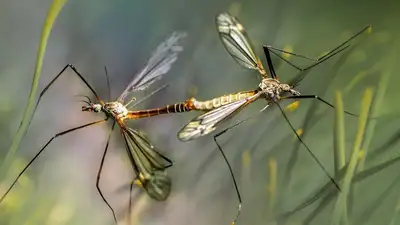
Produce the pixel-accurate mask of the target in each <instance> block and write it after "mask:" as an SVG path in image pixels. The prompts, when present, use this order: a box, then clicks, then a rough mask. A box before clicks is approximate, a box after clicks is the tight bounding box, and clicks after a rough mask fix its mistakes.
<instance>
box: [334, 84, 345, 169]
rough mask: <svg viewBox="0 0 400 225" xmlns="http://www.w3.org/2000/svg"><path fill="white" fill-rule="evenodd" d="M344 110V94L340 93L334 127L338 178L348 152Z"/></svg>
mask: <svg viewBox="0 0 400 225" xmlns="http://www.w3.org/2000/svg"><path fill="white" fill-rule="evenodd" d="M343 117H344V110H343V100H342V94H341V93H340V92H339V91H336V93H335V123H334V124H335V125H334V136H333V139H334V145H333V151H334V162H335V176H338V173H339V171H340V169H342V168H343V167H344V166H345V164H346V152H345V149H344V137H345V130H344V118H343Z"/></svg>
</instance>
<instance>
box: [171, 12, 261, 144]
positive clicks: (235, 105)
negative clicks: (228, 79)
mask: <svg viewBox="0 0 400 225" xmlns="http://www.w3.org/2000/svg"><path fill="white" fill-rule="evenodd" d="M216 25H217V29H218V33H219V36H220V39H221V41H222V43H223V45H224V47H225V49H226V50H227V51H228V53H229V54H230V55H231V56H232V58H233V59H234V60H235V61H236V62H237V63H238V64H239V65H241V66H243V67H245V68H248V69H253V70H258V71H259V72H260V73H261V75H262V76H266V74H265V71H264V69H263V66H262V64H261V61H260V59H259V58H258V56H257V55H256V54H255V52H254V48H253V45H252V43H251V41H250V39H249V37H248V35H247V32H246V30H245V29H244V27H243V25H242V24H241V23H240V22H239V20H238V19H237V18H236V17H234V16H231V15H230V14H228V13H221V14H219V15H217V17H216ZM258 97H259V95H258V94H256V95H254V96H251V97H249V98H246V99H241V100H238V101H234V102H231V103H228V104H226V105H224V106H221V107H219V108H216V109H213V110H211V111H209V112H207V113H205V114H202V115H200V116H198V117H196V118H194V119H193V120H192V121H191V122H190V123H188V124H187V125H186V126H185V127H183V128H182V129H181V130H180V131H179V132H178V139H179V140H181V141H190V140H193V139H196V138H199V137H201V136H204V135H207V134H209V133H211V132H212V131H214V130H215V129H216V127H217V126H218V125H219V124H221V123H223V122H225V121H227V120H228V119H230V118H231V117H232V116H234V115H235V114H236V113H238V112H239V111H240V110H241V109H243V108H244V107H245V106H246V105H248V104H250V103H251V102H253V101H255V100H256V99H257V98H258Z"/></svg>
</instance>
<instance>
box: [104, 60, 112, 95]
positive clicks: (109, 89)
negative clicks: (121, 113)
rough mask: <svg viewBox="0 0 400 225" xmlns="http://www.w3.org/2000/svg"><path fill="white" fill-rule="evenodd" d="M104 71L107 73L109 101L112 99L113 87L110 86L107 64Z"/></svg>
mask: <svg viewBox="0 0 400 225" xmlns="http://www.w3.org/2000/svg"><path fill="white" fill-rule="evenodd" d="M104 72H105V74H106V81H107V92H108V93H107V94H108V95H107V97H108V99H107V100H108V101H111V87H110V79H109V77H108V71H107V67H106V66H104Z"/></svg>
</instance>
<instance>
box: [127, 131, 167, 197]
mask: <svg viewBox="0 0 400 225" xmlns="http://www.w3.org/2000/svg"><path fill="white" fill-rule="evenodd" d="M121 132H122V134H123V137H124V139H125V145H126V148H127V151H128V155H129V156H130V159H131V162H132V165H133V167H134V169H135V172H136V174H137V175H138V177H139V178H138V179H139V180H140V181H141V182H142V186H143V188H144V189H145V190H146V192H147V193H148V195H149V196H150V197H151V198H153V199H155V200H158V201H163V200H165V199H166V198H167V197H168V196H169V193H170V191H171V179H170V178H169V176H168V175H167V174H166V172H165V169H166V168H168V167H169V166H171V165H172V162H171V160H169V159H168V158H166V157H165V156H163V155H162V154H160V153H159V152H158V151H157V150H156V149H155V148H154V146H153V145H152V144H151V143H150V142H149V140H148V139H147V137H146V136H145V135H144V134H142V133H140V132H139V131H137V130H134V129H131V128H122V129H121Z"/></svg>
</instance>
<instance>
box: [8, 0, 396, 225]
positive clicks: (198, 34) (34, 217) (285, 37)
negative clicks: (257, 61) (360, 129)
mask: <svg viewBox="0 0 400 225" xmlns="http://www.w3.org/2000/svg"><path fill="white" fill-rule="evenodd" d="M50 3H51V1H50V0H46V1H37V0H36V1H34V0H31V1H19V0H16V1H15V0H13V1H11V0H5V1H2V2H1V3H0V4H1V7H0V18H1V19H0V28H1V31H2V32H1V35H0V43H1V50H2V51H1V52H0V91H1V95H0V105H1V107H0V114H1V117H0V132H1V134H2V135H1V136H0V138H1V142H0V146H1V152H0V156H1V157H4V156H5V154H6V151H7V149H8V148H9V146H10V144H11V141H12V138H13V136H14V134H15V132H16V130H17V128H18V125H19V123H20V119H21V117H22V113H23V110H24V107H25V104H26V101H27V96H28V94H29V90H30V85H31V80H32V74H33V70H34V65H35V61H36V58H35V57H36V52H37V48H38V42H39V38H40V33H41V29H42V25H43V21H44V19H45V16H46V12H47V9H48V7H49V5H50ZM399 10H400V4H399V3H398V2H395V1H373V0H370V1H360V0H357V1H351V2H350V1H344V0H336V1H334V0H325V1H314V0H310V1H293V0H291V1H288V0H280V1H277V0H270V1H258V0H252V1H226V0H222V1H212V0H201V1H183V0H169V1H154V0H147V1H144V0H142V1H127V0H115V1H103V0H87V1H74V0H69V1H68V2H67V4H66V5H65V6H64V8H63V10H62V11H61V13H60V15H59V17H58V18H57V21H56V23H55V25H54V29H53V31H52V33H51V36H50V39H49V42H48V46H47V51H46V56H45V59H44V65H43V71H42V76H41V79H40V84H39V90H42V89H43V87H44V86H45V85H46V84H47V83H48V82H49V81H50V80H51V79H52V78H53V77H54V76H55V75H56V74H57V73H58V72H59V71H60V70H61V69H62V67H63V66H64V65H65V64H67V63H71V64H74V65H75V66H76V67H77V69H78V70H79V71H80V72H81V73H82V74H83V75H84V76H85V78H87V80H88V81H89V83H90V84H91V85H92V86H93V87H94V88H95V89H96V91H97V92H98V93H99V95H100V97H102V98H103V99H104V98H106V96H107V85H106V81H105V75H104V69H103V68H104V65H106V66H107V69H108V73H109V76H110V80H111V89H112V90H111V91H112V97H113V98H116V97H118V96H119V94H120V93H121V92H122V90H123V89H124V88H125V86H126V84H127V83H128V82H129V81H130V80H131V78H132V76H133V75H134V74H135V72H136V71H139V70H140V69H141V68H142V66H143V65H144V63H145V62H146V61H147V59H148V58H149V57H150V53H151V52H152V51H153V50H154V49H155V48H156V47H157V46H158V44H159V43H160V42H162V41H163V40H164V39H165V38H166V37H167V36H168V35H170V34H171V33H172V32H173V31H174V30H183V31H186V32H188V37H187V38H186V39H185V41H184V49H185V50H184V52H183V53H182V54H180V55H179V58H178V61H177V62H176V63H175V64H174V65H173V68H172V70H171V71H170V72H169V73H168V74H167V75H166V76H165V77H164V78H163V79H162V80H161V82H158V83H157V84H156V85H153V86H152V89H155V88H157V85H161V84H160V83H166V82H169V83H170V85H169V87H168V89H166V90H164V91H162V92H161V93H158V94H157V95H156V96H154V97H153V98H151V99H149V100H148V101H146V102H145V103H144V104H141V105H140V106H138V107H139V108H149V107H160V106H163V105H166V104H172V103H175V102H179V101H183V100H185V99H187V98H189V97H191V96H195V97H196V98H197V99H199V100H206V99H210V98H213V97H216V96H220V95H223V94H227V93H231V92H237V91H241V90H250V89H254V88H256V87H257V86H258V82H259V78H258V76H257V73H256V72H253V71H249V70H246V69H244V68H242V67H240V66H239V65H238V64H236V63H235V61H234V60H233V59H232V58H231V57H230V56H229V55H228V54H227V52H226V51H225V49H224V47H223V45H222V44H221V42H220V40H219V37H218V35H217V32H216V28H215V23H214V17H215V15H216V14H217V13H219V12H222V11H229V12H231V14H233V15H235V16H237V17H238V18H239V20H240V21H241V22H242V24H243V25H244V26H245V28H246V29H247V32H248V34H249V36H250V38H251V39H252V42H253V44H254V46H255V47H256V51H257V53H258V54H259V56H260V58H261V59H262V60H263V62H264V61H265V57H264V55H263V52H262V48H261V46H262V45H263V44H269V45H273V46H275V47H278V48H283V47H289V48H291V49H292V50H293V51H294V52H297V53H301V54H305V55H308V56H318V55H321V54H322V53H323V52H326V51H328V50H329V49H330V48H332V47H334V46H335V45H337V44H339V43H340V42H341V41H344V40H345V39H346V38H348V37H350V36H351V35H352V34H354V33H355V32H357V31H359V30H360V29H362V28H363V27H364V26H365V25H367V24H371V25H372V26H373V32H372V34H370V35H363V36H362V37H361V38H360V39H357V40H356V41H355V42H354V43H355V44H354V47H353V48H351V49H349V50H348V51H346V52H344V53H343V54H340V55H338V56H336V57H334V58H333V59H331V60H329V61H327V62H326V63H323V64H321V65H319V66H318V67H316V68H314V69H313V70H312V71H311V72H310V73H308V74H307V77H306V78H305V79H304V80H303V81H302V83H301V85H300V86H299V87H298V90H299V91H300V92H302V93H303V94H319V95H320V96H321V97H323V98H324V99H326V100H327V101H329V102H332V103H333V102H334V91H335V90H340V91H341V92H342V96H343V101H344V108H345V109H346V110H348V111H351V112H355V113H359V112H360V108H361V99H362V95H363V93H364V91H365V88H366V87H372V88H374V89H376V88H377V86H378V82H379V80H380V79H381V77H382V75H384V74H390V75H391V76H390V80H389V84H388V85H387V91H386V93H385V96H384V98H383V100H382V102H381V104H380V106H379V110H378V111H377V114H376V115H374V116H375V117H380V119H379V120H376V126H375V127H373V128H374V132H373V136H372V139H371V142H370V144H369V147H368V148H367V149H362V150H363V151H362V152H364V153H365V151H366V150H367V151H368V152H369V153H371V152H372V153H371V154H370V156H371V159H370V160H369V159H368V157H367V160H366V165H365V168H366V169H368V168H374V166H375V165H379V164H380V163H383V162H385V161H387V160H388V159H397V158H396V156H397V155H398V153H400V152H399V151H398V150H397V148H398V145H397V146H396V143H397V142H396V141H397V139H398V137H397V136H400V134H399V128H398V127H399V125H400V123H399V122H400V121H399V119H397V115H398V113H397V112H400V104H397V103H398V100H396V99H397V98H398V96H397V92H398V85H397V84H398V82H399V81H400V79H399V78H398V76H397V75H396V72H397V71H398V69H399V66H398V65H397V64H396V62H397V60H398V59H399V56H397V55H396V52H397V51H398V50H400V49H399V47H398V46H399V39H398V35H399V34H398V29H397V26H398V21H399V19H400V16H399V14H398V12H399ZM290 60H293V62H295V63H296V64H298V65H302V66H304V67H305V66H306V65H308V63H309V62H307V61H304V60H298V59H293V58H290ZM274 64H275V65H276V68H277V73H278V76H279V78H280V80H281V81H288V80H290V79H292V78H294V77H295V76H297V75H298V72H297V71H296V70H294V69H293V68H291V67H289V66H288V65H286V64H284V63H281V62H280V61H279V60H278V59H277V58H274ZM264 65H265V66H266V63H264ZM68 73H69V74H68V75H67V74H66V75H64V77H63V78H61V79H60V80H58V82H56V84H55V85H54V86H53V88H52V89H51V90H50V91H49V92H48V93H47V95H45V96H44V97H43V99H42V102H41V105H40V106H39V108H38V110H37V112H36V114H35V116H34V120H33V122H32V124H31V127H30V128H29V130H28V133H27V135H26V136H25V138H24V139H23V141H22V143H21V146H20V148H19V149H18V154H17V157H16V158H15V159H14V161H13V163H12V166H11V167H10V168H9V170H7V171H0V172H1V173H2V174H6V175H7V179H5V180H3V181H1V183H0V194H2V193H3V192H4V191H5V190H6V188H7V187H8V186H9V184H10V183H11V182H12V179H14V177H15V176H16V175H17V174H18V172H19V171H20V169H21V168H22V167H23V166H24V165H25V164H26V163H27V160H30V159H31V158H32V156H33V155H34V154H35V153H36V152H37V151H38V150H39V149H40V148H41V147H42V145H43V144H44V143H45V142H47V140H48V139H49V138H50V137H52V136H53V135H54V134H55V133H57V132H60V131H63V130H66V129H68V128H72V127H75V126H78V125H81V124H83V123H87V122H90V121H94V120H97V119H99V118H102V117H101V116H99V115H95V114H93V113H84V112H81V110H80V108H81V104H80V103H77V102H76V98H74V97H73V95H74V94H90V93H89V91H88V90H86V89H85V86H84V85H83V84H82V83H81V82H80V80H79V79H77V78H76V77H75V76H74V75H73V74H72V73H71V72H68ZM355 77H358V78H360V79H359V80H356V81H354V78H355ZM361 78H362V79H361ZM150 91H151V90H149V91H148V92H147V93H149V92H150ZM145 95H146V93H141V94H139V95H138V96H137V97H138V98H140V97H142V96H145ZM282 104H283V105H285V104H287V103H282ZM264 105H265V102H262V101H259V102H257V103H255V104H253V105H252V106H250V107H248V108H247V109H245V110H244V111H243V112H242V113H241V114H240V115H238V116H237V117H235V118H234V119H233V121H232V122H234V121H237V120H240V119H243V118H245V117H246V116H249V115H253V114H256V113H257V112H258V110H259V109H261V108H262V107H263V106H264ZM196 115H198V113H196V112H191V113H186V114H179V115H167V116H159V117H154V118H150V119H142V120H138V121H134V122H131V123H130V125H131V126H132V127H134V128H140V129H142V130H144V131H145V132H146V133H147V134H148V136H149V138H150V139H151V140H152V142H153V144H154V145H155V146H157V147H158V148H160V149H161V150H162V151H163V153H164V154H166V155H167V156H169V157H170V158H171V159H173V160H174V161H175V165H174V167H173V168H172V169H170V170H169V174H170V175H171V177H172V179H173V189H172V193H171V195H170V197H169V199H168V200H167V201H166V202H164V203H160V202H155V201H153V200H151V199H150V198H149V197H147V196H146V195H144V194H143V193H142V191H141V190H139V189H135V190H134V191H135V193H134V194H135V196H134V199H133V202H134V209H133V212H132V215H133V217H134V221H133V223H134V224H176V225H179V224H228V223H230V221H231V220H232V218H233V216H234V215H235V213H236V211H235V210H236V205H237V198H236V193H235V190H234V188H233V184H232V180H231V177H230V175H229V172H228V169H227V167H226V164H225V163H224V161H223V159H222V157H221V156H220V154H219V153H218V151H217V149H216V146H215V144H214V142H213V141H212V137H211V136H208V137H204V138H201V139H198V140H196V141H192V142H188V143H181V142H179V141H178V140H177V138H176V132H177V131H178V130H179V129H180V128H181V127H182V126H183V125H185V124H186V123H187V122H189V120H190V119H192V118H193V117H194V116H196ZM287 115H288V117H289V119H290V120H291V122H292V123H293V125H294V126H295V127H296V128H298V129H303V134H302V137H303V139H304V141H305V142H306V143H307V145H308V146H309V147H310V149H311V150H312V151H313V152H314V153H315V154H316V155H317V157H318V158H319V159H320V161H321V162H322V163H323V165H324V166H325V167H326V168H327V169H328V170H329V171H330V173H331V174H334V161H333V157H334V146H333V143H334V141H333V131H334V110H333V109H329V108H327V107H326V106H325V105H323V104H320V103H318V102H314V101H313V100H305V101H302V102H301V103H300V105H299V108H298V109H296V110H295V111H293V112H289V111H288V112H287ZM344 119H345V132H346V136H345V151H346V155H347V156H349V155H350V152H351V149H352V147H353V141H354V138H355V136H356V130H357V119H356V118H354V117H351V116H345V118H344ZM109 128H110V124H102V125H98V126H94V127H91V128H87V129H84V130H81V131H77V132H74V133H72V134H70V135H67V136H64V137H62V138H59V139H57V140H56V141H54V142H53V143H52V144H51V145H50V146H49V147H48V149H47V151H46V152H45V154H44V155H43V156H42V157H41V158H40V159H39V160H38V161H37V162H36V163H35V164H34V165H33V166H32V167H31V168H30V169H29V170H28V172H27V173H26V175H25V176H23V178H22V179H21V181H20V182H19V183H18V185H17V187H16V188H15V189H14V190H13V191H12V192H11V193H10V195H9V196H8V197H7V198H6V199H5V201H4V202H3V204H2V205H0V224H15V225H20V224H49V225H53V224H57V225H58V224H99V225H100V224H112V223H113V220H112V215H111V213H110V211H109V210H108V208H107V207H106V205H105V204H104V203H103V202H102V200H101V198H100V196H98V194H97V191H96V187H95V179H96V172H97V169H98V166H99V163H100V158H101V152H102V151H103V149H104V145H105V142H106V136H107V133H108V129H109ZM370 134H371V132H370ZM220 142H221V143H222V145H223V149H224V150H225V152H226V154H227V156H228V158H229V160H230V162H231V163H232V166H233V167H234V172H235V175H236V177H237V179H238V181H239V188H240V191H241V194H242V198H243V210H242V214H241V217H240V218H239V220H238V224H329V223H330V221H331V219H332V212H333V209H334V203H335V199H330V201H329V202H328V203H327V204H326V207H325V208H323V209H322V208H321V207H320V205H321V200H320V199H319V200H318V201H316V202H315V203H314V204H312V205H310V206H309V207H307V208H305V209H304V210H301V211H299V212H296V213H294V214H291V215H290V217H289V216H288V215H287V214H285V213H286V212H290V211H292V210H293V209H295V208H296V207H297V206H298V205H300V204H302V203H303V202H304V201H305V200H306V199H308V198H309V197H310V196H313V195H314V194H315V193H317V190H318V189H319V188H321V187H322V186H323V185H324V184H326V183H327V182H328V181H329V179H328V178H327V177H326V176H325V174H324V173H323V171H322V170H321V169H320V168H319V167H318V165H317V164H316V163H315V162H314V161H313V159H312V158H311V156H310V155H309V154H308V153H307V152H306V149H305V148H304V147H303V146H299V145H298V143H299V142H298V141H297V140H296V139H295V137H294V134H293V132H292V131H291V130H290V128H289V126H288V125H287V123H286V122H285V120H284V119H283V117H282V116H281V115H280V113H279V111H278V110H276V109H272V110H267V111H266V112H263V113H262V114H259V115H258V116H256V117H254V118H253V119H252V120H250V121H249V122H247V123H245V124H242V125H241V126H240V127H238V128H235V129H234V130H231V131H230V132H229V133H227V134H226V135H223V136H222V137H221V138H220ZM382 146H383V147H382ZM296 149H297V150H296ZM347 158H348V157H347ZM126 162H127V160H126V155H125V152H124V145H123V141H122V140H121V138H120V134H119V132H118V131H115V132H114V135H113V138H112V140H111V145H110V151H109V154H108V158H107V159H106V165H105V169H104V170H103V171H104V172H103V175H102V181H101V186H102V189H103V193H105V195H106V197H107V199H108V200H109V202H110V203H111V204H112V206H113V208H114V209H115V210H116V211H117V214H118V216H119V218H120V223H119V224H127V220H126V215H127V214H126V213H127V212H126V209H127V206H128V196H129V194H128V192H127V191H125V190H124V191H118V190H120V187H121V186H123V185H124V184H126V183H127V182H129V180H130V179H131V170H130V167H129V165H127V163H126ZM398 167H399V165H397V164H393V165H391V166H388V167H385V168H384V169H382V170H380V171H379V172H378V173H376V174H374V175H369V174H370V173H367V175H365V176H364V179H363V180H362V181H361V182H358V183H357V185H355V186H353V188H352V189H351V191H350V198H349V201H348V208H347V211H348V212H347V214H348V224H357V225H358V224H377V225H381V224H391V225H394V224H400V218H399V219H397V213H398V211H399V208H398V206H400V205H399V194H398V191H396V190H398V188H400V184H399V182H397V181H398V180H399V176H398ZM274 171H275V172H274ZM367 172H368V171H367ZM274 177H276V179H274ZM271 183H272V187H273V188H271ZM274 183H276V185H275V186H274V185H273V184H274ZM323 196H326V195H323ZM319 209H321V210H319ZM282 214H284V215H285V216H284V218H285V219H287V220H278V221H276V218H275V217H276V216H278V215H282ZM396 219H397V220H396Z"/></svg>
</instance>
